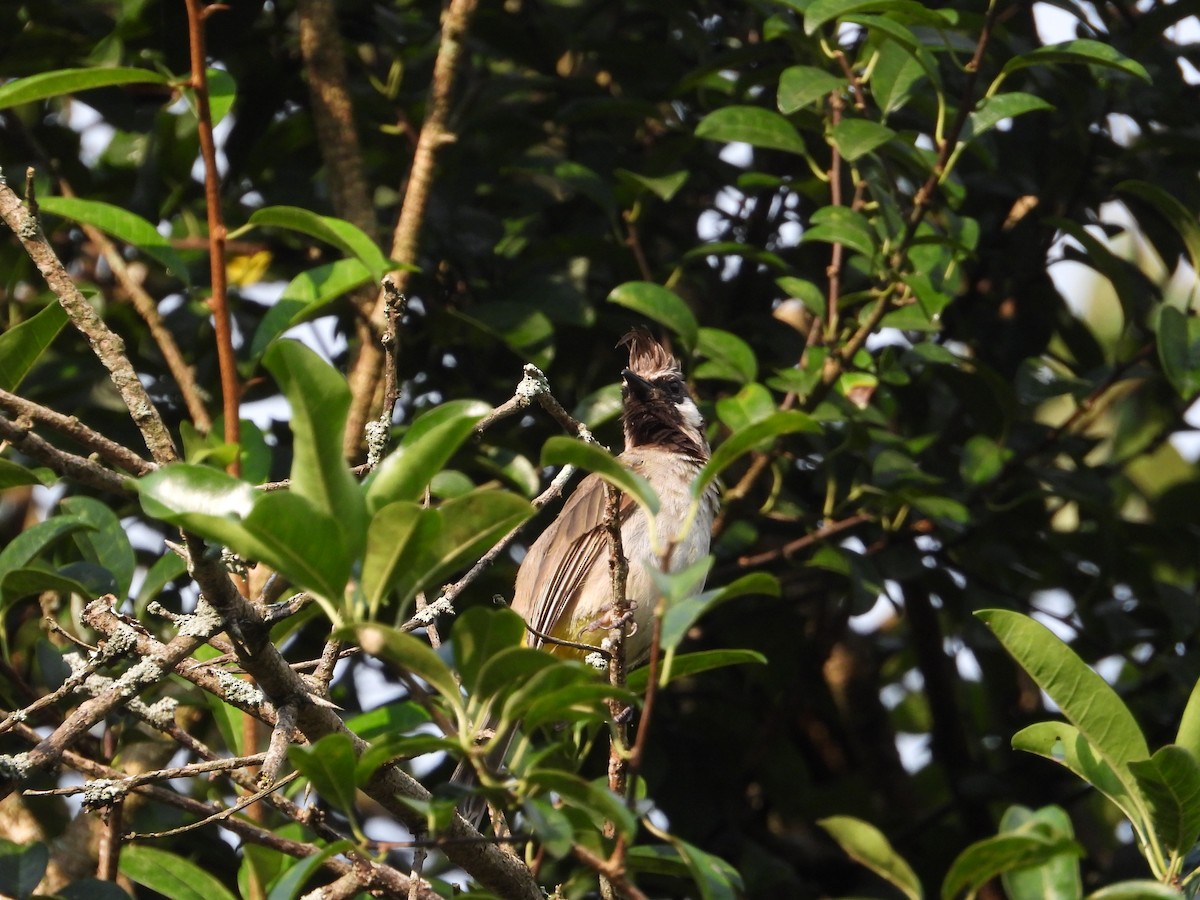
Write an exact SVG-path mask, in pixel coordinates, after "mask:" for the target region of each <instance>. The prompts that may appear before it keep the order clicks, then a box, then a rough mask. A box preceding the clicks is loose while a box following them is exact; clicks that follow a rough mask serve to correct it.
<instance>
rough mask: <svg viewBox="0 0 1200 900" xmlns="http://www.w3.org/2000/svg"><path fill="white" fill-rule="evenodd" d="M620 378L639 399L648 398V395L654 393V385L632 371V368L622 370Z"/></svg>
mask: <svg viewBox="0 0 1200 900" xmlns="http://www.w3.org/2000/svg"><path fill="white" fill-rule="evenodd" d="M621 378H622V379H623V380H624V381H625V386H626V387H628V388H629V390H631V391H633V393H634V394H635V395H637V397H638V399H640V400H648V399H649V398H650V395H651V394H653V393H654V385H652V384H651V383H650V382H649V381H647V380H646V379H645V378H643V377H642V376H641V375H639V374H638V373H637V372H635V371H633V369H624V370H622V372H621Z"/></svg>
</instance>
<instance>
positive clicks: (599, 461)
mask: <svg viewBox="0 0 1200 900" xmlns="http://www.w3.org/2000/svg"><path fill="white" fill-rule="evenodd" d="M542 465H543V466H566V465H570V466H575V467H576V468H580V469H584V470H586V471H588V472H595V473H596V474H597V475H599V476H600V477H601V478H603V479H604V480H605V481H607V482H608V483H609V484H611V485H613V486H615V487H617V488H620V489H621V490H622V491H624V492H625V493H626V494H628V495H629V496H630V497H632V498H633V499H634V500H636V501H637V502H638V503H639V504H641V506H643V507H644V508H646V509H647V510H649V511H650V512H651V513H657V512H658V495H657V494H655V493H654V488H652V487H651V486H650V482H648V481H647V480H646V479H645V478H643V477H642V476H641V475H638V474H637V473H635V472H631V471H630V470H629V469H627V468H625V466H623V465H621V463H620V462H618V461H617V458H616V457H614V456H613V455H612V454H611V453H609V452H608V451H607V450H605V449H604V448H603V447H597V446H596V445H595V444H589V443H586V442H584V441H580V440H577V439H575V438H569V437H566V436H565V435H561V434H560V435H555V436H554V437H552V438H550V439H549V440H547V441H546V443H545V444H544V445H543V446H542Z"/></svg>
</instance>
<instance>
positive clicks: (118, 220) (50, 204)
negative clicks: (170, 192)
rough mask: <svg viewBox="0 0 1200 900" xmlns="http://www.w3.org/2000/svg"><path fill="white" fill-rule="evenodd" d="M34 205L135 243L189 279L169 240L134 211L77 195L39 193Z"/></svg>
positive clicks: (178, 275) (152, 256) (185, 266)
mask: <svg viewBox="0 0 1200 900" xmlns="http://www.w3.org/2000/svg"><path fill="white" fill-rule="evenodd" d="M38 205H39V206H40V207H41V208H42V211H43V212H48V213H51V214H52V215H56V216H62V217H63V218H64V219H70V220H72V221H74V222H82V223H83V224H85V225H92V226H94V227H95V228H98V229H100V230H101V231H103V232H104V233H105V234H108V235H111V236H112V237H114V238H116V239H117V240H118V241H122V242H124V243H126V244H129V245H131V246H133V247H136V248H137V249H138V250H141V251H142V252H143V253H145V254H146V255H147V256H149V257H151V258H153V259H155V260H157V261H158V262H160V263H161V264H162V265H163V266H164V267H166V269H167V271H168V272H169V273H170V274H172V275H174V276H175V277H176V278H179V279H182V280H183V281H184V282H185V283H190V282H191V278H190V276H189V275H188V270H187V264H186V263H185V262H184V261H183V258H182V257H181V256H180V255H179V254H178V253H177V252H176V251H175V248H174V247H172V246H171V244H170V242H169V241H168V240H167V239H166V238H165V237H163V236H162V235H161V234H159V233H158V229H157V228H155V227H154V226H153V225H152V224H151V223H150V222H147V221H146V220H145V219H143V218H142V217H141V216H139V215H137V214H136V213H132V212H130V211H129V210H127V209H122V208H121V207H120V206H114V205H113V204H111V203H103V202H101V201H99V200H84V199H81V198H79V197H42V198H40V199H39V200H38Z"/></svg>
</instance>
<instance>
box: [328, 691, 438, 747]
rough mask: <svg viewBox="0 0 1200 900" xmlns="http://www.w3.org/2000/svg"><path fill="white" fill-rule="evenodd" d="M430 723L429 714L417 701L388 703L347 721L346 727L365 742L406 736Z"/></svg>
mask: <svg viewBox="0 0 1200 900" xmlns="http://www.w3.org/2000/svg"><path fill="white" fill-rule="evenodd" d="M428 721H429V712H428V711H427V710H425V709H424V708H423V707H421V705H420V704H418V703H417V702H416V701H413V700H406V701H404V702H401V703H388V704H386V705H384V706H377V707H376V708H375V709H372V710H370V711H369V712H364V713H359V714H358V715H357V716H351V717H350V718H349V719H347V720H346V727H347V728H349V729H350V730H351V731H353V732H354V733H355V734H357V735H358V736H359V737H360V738H362V739H363V740H364V741H372V740H375V739H376V738H380V737H385V736H387V735H393V734H404V733H406V732H409V731H412V730H413V729H414V728H416V727H417V726H418V725H424V724H425V723H426V722H428Z"/></svg>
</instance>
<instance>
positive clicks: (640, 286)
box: [608, 281, 699, 347]
mask: <svg viewBox="0 0 1200 900" xmlns="http://www.w3.org/2000/svg"><path fill="white" fill-rule="evenodd" d="M608 302H609V303H615V304H617V305H618V306H623V307H625V308H626V309H632V310H633V311H634V312H637V313H641V314H642V315H643V316H645V317H646V318H648V319H651V320H652V321H655V322H658V323H659V324H660V325H665V326H666V327H667V328H670V329H671V330H672V331H674V332H675V333H676V334H677V335H679V337H680V339H681V340H682V341H683V343H684V344H685V345H687V346H688V347H694V346H696V337H697V332H698V331H699V325H697V323H696V316H695V314H694V313H693V312H692V311H691V309H689V308H688V305H687V304H686V303H684V302H683V300H681V299H680V298H679V295H678V294H676V293H674V292H673V291H670V290H668V289H667V288H665V287H663V286H662V285H658V284H654V283H653V282H650V281H627V282H625V283H624V284H621V285H617V287H615V288H613V289H612V292H611V293H610V294H609V295H608Z"/></svg>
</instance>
